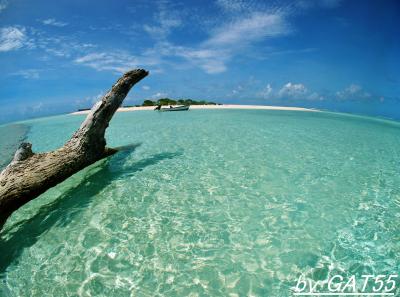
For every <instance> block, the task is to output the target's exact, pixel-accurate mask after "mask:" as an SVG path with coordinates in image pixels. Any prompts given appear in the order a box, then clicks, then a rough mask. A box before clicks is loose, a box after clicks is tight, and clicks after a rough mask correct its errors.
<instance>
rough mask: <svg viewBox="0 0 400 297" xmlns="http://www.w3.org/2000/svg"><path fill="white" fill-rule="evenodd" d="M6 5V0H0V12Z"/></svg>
mask: <svg viewBox="0 0 400 297" xmlns="http://www.w3.org/2000/svg"><path fill="white" fill-rule="evenodd" d="M7 6H8V1H6V0H1V1H0V13H1V12H2V11H3V10H5V9H6V8H7Z"/></svg>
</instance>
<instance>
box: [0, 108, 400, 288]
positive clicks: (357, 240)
mask: <svg viewBox="0 0 400 297" xmlns="http://www.w3.org/2000/svg"><path fill="white" fill-rule="evenodd" d="M83 118H84V117H83V116H71V115H66V116H59V117H53V118H48V119H38V120H34V121H29V122H26V123H25V124H26V125H28V124H29V125H30V129H29V133H28V135H27V137H28V140H29V141H31V142H33V149H34V150H36V151H46V150H51V149H55V148H57V147H59V146H60V145H62V144H63V143H64V142H65V140H66V139H68V137H69V136H70V135H71V134H72V132H73V131H74V130H75V129H77V128H78V127H79V124H80V122H81V121H82V119H83ZM107 139H108V144H109V146H125V147H124V149H123V150H122V151H121V152H119V153H118V154H116V155H114V156H112V157H111V158H109V159H107V160H103V161H100V162H98V163H97V164H94V165H93V166H91V167H89V168H87V169H85V170H83V171H82V172H80V173H78V174H77V175H75V176H73V177H72V178H70V179H68V180H67V181H65V182H64V183H62V184H60V185H59V186H57V187H55V188H53V189H51V190H49V191H48V192H47V193H45V194H44V195H42V196H41V197H40V198H39V199H36V200H35V201H33V202H32V203H30V204H28V205H26V206H24V207H23V208H22V209H20V210H19V211H17V212H16V213H15V214H14V215H13V216H12V218H11V219H10V220H9V222H8V223H7V225H6V227H5V230H3V232H2V234H1V242H0V273H1V274H0V275H1V285H2V291H1V292H2V293H1V292H0V295H4V296H292V290H291V288H292V287H293V286H295V284H296V281H297V278H298V277H299V275H301V274H304V275H305V276H306V277H308V278H310V279H313V280H323V279H327V278H328V277H329V276H332V275H334V274H341V275H343V276H346V275H352V274H355V275H358V276H360V275H362V274H376V275H377V274H384V275H385V274H393V273H398V272H399V271H400V226H399V221H400V187H399V185H400V174H399V173H400V125H399V124H398V123H395V122H390V121H383V120H374V119H368V118H362V117H355V116H346V115H339V114H331V113H311V112H290V111H262V110H208V111H206V110H193V111H189V112H180V113H155V112H146V111H142V112H130V113H119V114H117V115H116V116H115V118H114V119H113V121H112V123H111V126H110V128H109V130H108V133H107ZM0 148H1V149H2V150H3V145H1V146H0Z"/></svg>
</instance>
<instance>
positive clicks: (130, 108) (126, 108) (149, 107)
mask: <svg viewBox="0 0 400 297" xmlns="http://www.w3.org/2000/svg"><path fill="white" fill-rule="evenodd" d="M154 108H155V106H140V107H120V108H118V110H117V111H118V112H124V111H140V110H154ZM190 109H265V110H295V111H314V112H317V111H319V110H317V109H310V108H303V107H288V106H268V105H239V104H221V105H191V106H190ZM89 111H90V110H82V111H76V112H73V113H72V114H88V113H89Z"/></svg>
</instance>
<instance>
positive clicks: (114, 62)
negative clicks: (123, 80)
mask: <svg viewBox="0 0 400 297" xmlns="http://www.w3.org/2000/svg"><path fill="white" fill-rule="evenodd" d="M74 62H75V63H77V64H82V65H85V66H88V67H91V68H93V69H96V70H97V71H104V70H109V71H112V72H116V73H123V72H126V71H128V70H129V69H132V68H136V67H137V65H138V60H137V58H136V57H133V56H131V55H129V54H125V53H105V52H101V53H91V54H87V55H84V56H81V57H79V58H77V59H75V61H74Z"/></svg>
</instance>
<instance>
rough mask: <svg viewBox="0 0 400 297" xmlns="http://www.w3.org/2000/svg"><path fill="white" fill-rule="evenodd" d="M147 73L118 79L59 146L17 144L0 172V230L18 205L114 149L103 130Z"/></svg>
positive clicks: (141, 71)
mask: <svg viewBox="0 0 400 297" xmlns="http://www.w3.org/2000/svg"><path fill="white" fill-rule="evenodd" d="M147 74H148V72H147V71H146V70H143V69H136V70H132V71H129V72H126V73H125V74H124V75H123V76H122V77H121V78H119V79H118V81H117V82H116V83H115V84H114V85H113V86H112V88H111V90H110V91H109V92H108V93H107V94H106V95H104V97H103V98H102V99H101V100H100V101H98V102H97V103H96V104H95V105H94V106H93V108H92V110H91V111H90V113H89V114H88V115H87V117H86V119H85V121H84V122H83V123H82V125H81V126H80V128H79V129H78V130H77V131H76V132H75V133H74V135H73V136H72V137H71V138H70V139H69V140H68V141H67V142H66V143H65V145H64V146H63V147H61V148H59V149H57V150H55V151H51V152H47V153H39V154H35V153H33V152H32V145H31V144H30V143H22V144H21V145H20V147H19V149H18V150H17V151H16V153H15V155H14V159H13V161H12V162H11V163H10V164H9V165H8V166H7V167H6V168H5V169H4V170H3V171H2V172H1V173H0V230H1V229H2V227H3V225H4V223H5V222H6V220H7V218H8V217H9V216H10V215H11V214H12V213H13V212H14V211H15V210H17V209H18V208H20V207H21V206H22V205H24V204H25V203H27V202H29V201H31V200H32V199H34V198H36V197H37V196H39V195H40V194H42V193H44V192H45V191H46V190H47V189H49V188H51V187H54V186H55V185H57V184H58V183H60V182H62V181H64V180H65V179H67V178H68V177H70V176H71V175H73V174H75V173H76V172H78V171H80V170H81V169H83V168H85V167H87V166H89V165H90V164H93V163H94V162H96V161H98V160H100V159H103V158H105V157H107V156H110V155H112V154H114V153H115V152H116V150H115V149H111V148H107V147H106V140H105V138H104V133H105V130H106V129H107V127H108V124H109V122H110V120H111V118H112V116H113V115H114V113H115V112H116V110H117V109H118V107H120V105H121V103H122V101H123V100H124V99H125V97H126V95H127V94H128V92H129V90H130V89H131V88H132V87H133V85H134V84H136V83H137V82H139V81H140V80H141V79H142V78H144V77H145V76H146V75H147Z"/></svg>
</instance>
